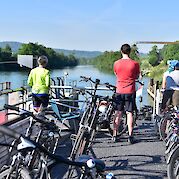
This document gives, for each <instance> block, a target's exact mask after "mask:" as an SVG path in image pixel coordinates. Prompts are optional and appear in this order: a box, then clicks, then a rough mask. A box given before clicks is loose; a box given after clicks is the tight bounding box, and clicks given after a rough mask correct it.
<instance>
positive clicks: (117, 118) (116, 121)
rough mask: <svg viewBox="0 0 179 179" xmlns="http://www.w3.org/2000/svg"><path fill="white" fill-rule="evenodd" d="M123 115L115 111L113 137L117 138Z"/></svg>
mask: <svg viewBox="0 0 179 179" xmlns="http://www.w3.org/2000/svg"><path fill="white" fill-rule="evenodd" d="M121 113H122V112H121V111H115V117H114V124H113V125H114V130H113V136H117V132H118V128H119V124H120V122H121Z"/></svg>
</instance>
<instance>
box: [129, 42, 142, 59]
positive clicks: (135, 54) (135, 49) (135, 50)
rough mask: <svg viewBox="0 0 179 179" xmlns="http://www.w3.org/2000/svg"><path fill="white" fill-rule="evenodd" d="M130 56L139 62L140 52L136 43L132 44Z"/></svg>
mask: <svg viewBox="0 0 179 179" xmlns="http://www.w3.org/2000/svg"><path fill="white" fill-rule="evenodd" d="M130 58H132V59H133V60H136V61H138V62H139V60H140V59H139V52H138V47H137V45H136V44H134V45H132V46H131V53H130Z"/></svg>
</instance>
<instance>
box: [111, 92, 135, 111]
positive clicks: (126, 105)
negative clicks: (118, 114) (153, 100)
mask: <svg viewBox="0 0 179 179" xmlns="http://www.w3.org/2000/svg"><path fill="white" fill-rule="evenodd" d="M135 98H136V94H135V93H133V94H119V93H116V95H115V100H114V108H115V110H118V111H127V112H133V111H134V110H136V102H135Z"/></svg>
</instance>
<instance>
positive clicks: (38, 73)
mask: <svg viewBox="0 0 179 179" xmlns="http://www.w3.org/2000/svg"><path fill="white" fill-rule="evenodd" d="M27 83H28V85H29V86H31V87H32V93H34V94H48V93H49V88H50V72H49V70H47V69H45V68H41V67H36V68H34V69H32V70H31V72H30V74H29V77H28V82H27Z"/></svg>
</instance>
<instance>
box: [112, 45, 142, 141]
mask: <svg viewBox="0 0 179 179" xmlns="http://www.w3.org/2000/svg"><path fill="white" fill-rule="evenodd" d="M130 52H131V47H130V46H129V45H128V44H124V45H122V46H121V54H122V58H121V59H119V60H117V61H116V62H115V63H114V73H115V75H116V77H117V83H116V87H117V91H116V93H117V94H116V118H115V120H114V132H113V140H115V141H116V136H117V129H118V127H119V124H120V118H121V114H122V111H124V110H125V111H126V113H127V125H128V132H129V138H128V142H129V143H130V144H133V143H134V138H133V115H132V112H133V111H134V110H135V93H136V89H135V80H136V79H137V78H138V77H139V74H140V67H139V63H138V62H136V61H134V60H132V59H131V58H130V57H129V54H130Z"/></svg>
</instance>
